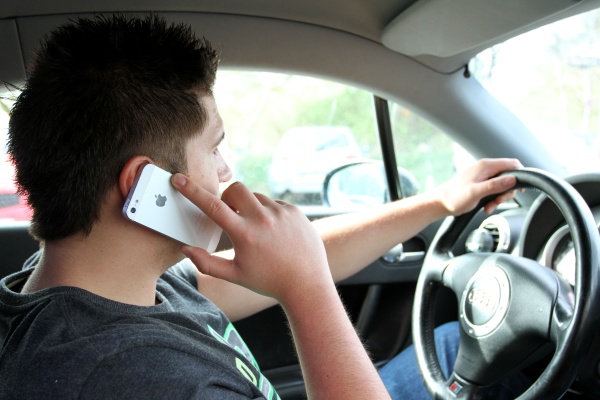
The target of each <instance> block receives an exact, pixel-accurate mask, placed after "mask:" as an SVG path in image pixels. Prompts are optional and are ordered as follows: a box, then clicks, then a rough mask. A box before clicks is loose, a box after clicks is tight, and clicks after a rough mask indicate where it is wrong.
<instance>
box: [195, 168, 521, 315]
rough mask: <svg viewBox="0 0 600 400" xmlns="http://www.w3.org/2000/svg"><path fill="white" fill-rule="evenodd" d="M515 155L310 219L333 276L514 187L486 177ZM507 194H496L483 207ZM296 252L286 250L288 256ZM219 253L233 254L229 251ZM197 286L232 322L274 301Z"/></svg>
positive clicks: (214, 282) (211, 282) (206, 279)
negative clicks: (435, 184) (431, 185)
mask: <svg viewBox="0 0 600 400" xmlns="http://www.w3.org/2000/svg"><path fill="white" fill-rule="evenodd" d="M520 167H522V165H521V164H520V163H519V162H518V161H517V160H514V159H493V160H491V159H487V160H480V161H479V162H477V163H476V164H475V165H473V166H472V167H471V168H469V169H468V170H466V171H465V172H463V173H461V174H459V175H457V176H456V177H455V178H454V179H452V180H450V181H449V182H447V183H445V184H443V185H441V186H440V187H439V188H437V189H436V190H435V191H434V192H432V193H425V194H421V195H417V196H414V197H410V198H407V199H403V200H400V201H397V202H393V203H389V204H385V205H383V206H380V207H376V208H374V209H370V210H367V211H362V212H356V213H351V214H345V215H337V216H334V217H329V218H323V219H321V220H318V221H315V222H313V225H314V226H315V228H316V229H317V230H318V231H319V233H320V234H321V238H322V239H323V242H324V244H325V249H326V252H327V259H328V262H329V266H330V268H331V273H332V275H333V278H334V280H335V281H336V282H337V281H340V280H342V279H345V278H347V277H349V276H352V275H353V274H355V273H356V272H358V271H360V270H361V269H363V268H365V267H366V266H368V265H369V264H370V263H372V262H373V261H374V260H376V259H377V258H378V257H380V256H381V255H382V254H384V253H385V252H386V251H388V250H389V249H391V248H392V247H394V246H395V245H397V244H398V243H402V242H404V241H406V240H408V239H410V238H411V237H413V236H414V235H416V234H417V233H419V232H420V231H421V230H422V229H424V228H425V227H426V226H427V225H429V224H430V223H432V222H434V221H436V220H438V219H440V218H444V217H446V216H449V215H459V214H462V213H464V212H467V211H469V210H471V209H473V208H474V207H475V205H476V204H477V203H478V202H479V200H480V199H481V198H483V197H486V196H488V195H491V194H495V193H504V192H506V191H507V190H509V189H510V188H511V187H513V186H514V184H515V181H514V178H513V177H502V178H495V179H490V178H491V177H494V176H496V175H497V174H498V173H500V172H502V171H505V170H511V169H515V168H520ZM510 197H512V193H510V192H509V193H506V194H503V195H500V196H499V197H498V198H496V200H495V201H494V202H492V203H490V204H488V205H487V206H486V211H487V212H491V211H492V210H493V208H494V207H495V206H496V205H498V204H500V203H501V202H502V201H505V200H507V199H509V198H510ZM294 254H296V253H295V252H290V255H289V256H290V257H293V256H294ZM220 255H222V256H224V257H227V258H233V252H232V251H228V252H224V253H220ZM198 289H199V290H200V292H201V293H202V294H204V295H205V296H206V297H208V298H209V299H210V300H211V301H213V302H214V303H215V304H216V305H217V306H219V307H220V308H221V309H222V310H223V311H224V312H225V314H226V315H227V316H228V317H229V318H230V319H231V320H232V321H236V320H239V319H242V318H244V317H247V316H250V315H252V314H254V313H256V312H258V311H261V310H263V309H265V308H267V307H270V306H272V305H275V304H276V302H275V301H274V300H273V299H272V298H270V297H266V296H262V295H259V294H257V293H255V292H253V291H251V290H248V289H246V288H244V287H241V286H238V285H233V284H231V283H230V282H227V281H223V280H220V279H216V278H213V277H210V276H207V275H203V274H202V273H200V272H199V273H198Z"/></svg>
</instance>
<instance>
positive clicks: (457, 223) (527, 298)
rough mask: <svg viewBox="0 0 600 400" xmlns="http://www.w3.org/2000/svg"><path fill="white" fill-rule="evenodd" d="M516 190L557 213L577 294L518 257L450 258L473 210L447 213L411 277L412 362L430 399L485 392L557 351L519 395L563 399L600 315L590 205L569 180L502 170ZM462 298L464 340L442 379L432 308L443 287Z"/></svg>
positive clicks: (598, 242)
mask: <svg viewBox="0 0 600 400" xmlns="http://www.w3.org/2000/svg"><path fill="white" fill-rule="evenodd" d="M507 174H508V175H513V176H515V177H516V178H517V188H524V187H533V188H537V189H539V190H541V191H542V192H544V193H545V194H546V195H547V196H548V197H549V198H550V199H551V200H552V201H553V202H554V203H555V204H556V205H557V206H558V208H559V209H560V211H561V212H562V214H563V216H564V218H565V220H566V221H567V224H568V226H569V229H570V231H571V235H572V238H573V243H574V246H575V254H576V259H577V263H576V284H575V289H574V290H573V289H572V288H571V287H570V286H569V285H568V284H566V283H565V282H564V281H563V280H562V279H560V278H559V277H558V276H557V275H556V273H555V272H554V271H552V270H551V269H549V268H547V267H544V266H542V265H540V264H538V263H537V262H535V261H533V260H530V259H526V258H523V257H518V256H513V255H509V254H498V253H471V254H465V255H461V256H458V257H454V256H453V255H452V252H451V249H452V246H453V245H454V244H455V242H456V241H457V239H458V237H459V235H460V234H461V233H462V232H463V231H464V229H465V228H466V227H467V224H468V223H469V221H470V220H471V219H472V217H473V216H474V215H475V213H476V212H477V211H478V210H479V209H480V208H481V207H482V206H483V205H484V204H486V203H487V202H489V200H490V198H487V199H484V200H482V201H481V202H480V205H479V206H478V207H477V208H476V209H474V210H473V211H471V212H469V213H467V214H464V215H461V216H459V217H456V218H447V219H446V220H445V221H444V223H443V224H442V227H441V228H440V230H439V232H438V233H437V235H436V237H435V238H434V240H433V243H432V245H431V247H430V248H429V250H428V253H427V255H426V257H425V261H424V264H423V268H422V270H421V273H420V275H419V280H418V282H417V289H416V293H415V303H414V308H413V316H412V325H413V328H412V329H413V340H414V347H415V353H416V357H417V362H418V365H419V369H420V370H421V374H422V375H423V379H424V382H425V386H426V387H427V390H428V391H429V393H430V394H431V395H432V396H433V398H435V399H476V398H482V397H485V393H486V391H487V390H488V389H489V387H490V385H493V384H494V383H495V382H498V381H499V380H500V379H502V378H503V377H505V376H506V375H508V374H509V373H511V372H513V371H516V370H520V369H522V368H523V367H525V366H527V365H528V363H531V362H534V361H536V360H538V359H540V358H541V357H542V356H548V355H549V354H552V350H553V351H554V354H553V355H552V356H551V358H550V362H549V363H548V365H547V367H546V368H545V370H544V371H543V372H542V373H541V375H540V376H539V377H538V378H537V380H536V381H535V382H533V384H532V385H531V386H530V387H529V389H528V390H527V391H526V392H525V393H523V394H522V395H521V396H520V397H519V399H533V398H536V399H539V398H544V399H554V398H560V397H561V396H562V395H563V394H564V393H565V392H566V391H567V390H568V388H569V386H570V385H571V383H572V382H573V380H574V379H575V377H576V376H577V372H578V370H579V366H580V365H581V362H582V361H583V357H584V355H585V352H586V351H587V349H588V347H589V345H590V343H591V340H592V339H593V335H594V333H595V330H596V329H597V326H598V322H599V320H600V318H599V316H600V290H599V281H598V279H599V277H600V275H599V263H600V253H599V252H600V236H599V235H598V228H597V227H596V222H595V221H594V217H593V216H592V213H591V211H590V210H589V208H588V205H587V204H586V202H585V201H584V200H583V198H582V197H581V196H580V195H579V193H578V192H577V191H576V190H575V189H574V188H573V187H571V186H570V185H569V184H567V183H565V182H564V181H562V180H560V179H559V178H556V177H554V176H553V175H551V174H549V173H547V172H544V171H541V170H536V169H530V168H524V169H519V170H514V171H510V172H506V173H504V175H507ZM442 285H443V286H446V287H448V288H450V289H451V290H452V291H454V293H455V294H456V296H457V298H458V299H459V311H458V313H459V322H460V323H459V325H460V346H459V351H458V355H457V359H456V362H455V364H454V371H453V372H452V374H451V376H450V377H449V378H448V379H446V378H445V377H444V374H443V373H442V370H441V368H440V364H439V361H438V359H437V354H436V350H435V343H434V334H433V330H434V319H433V314H434V311H433V308H434V307H433V304H434V298H435V293H436V291H437V290H438V289H439V288H440V287H441V286H442Z"/></svg>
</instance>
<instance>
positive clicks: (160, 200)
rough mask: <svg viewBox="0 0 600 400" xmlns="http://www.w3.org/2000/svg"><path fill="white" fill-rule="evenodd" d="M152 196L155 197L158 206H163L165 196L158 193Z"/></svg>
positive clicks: (165, 199)
mask: <svg viewBox="0 0 600 400" xmlns="http://www.w3.org/2000/svg"><path fill="white" fill-rule="evenodd" d="M154 197H156V205H157V206H159V207H163V206H164V205H165V203H166V202H167V196H161V195H160V194H159V195H158V196H157V195H154Z"/></svg>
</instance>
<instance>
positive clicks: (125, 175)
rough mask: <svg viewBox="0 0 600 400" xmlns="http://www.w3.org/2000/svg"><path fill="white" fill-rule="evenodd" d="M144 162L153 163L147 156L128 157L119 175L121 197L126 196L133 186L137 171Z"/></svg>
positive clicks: (139, 171)
mask: <svg viewBox="0 0 600 400" xmlns="http://www.w3.org/2000/svg"><path fill="white" fill-rule="evenodd" d="M146 164H154V161H152V159H151V158H150V157H148V156H135V157H132V158H130V159H129V161H127V163H126V164H125V166H123V169H122V170H121V174H120V175H119V190H120V191H121V195H122V196H123V198H126V197H127V195H128V194H129V191H130V190H131V187H132V186H133V182H134V181H135V178H136V177H137V176H138V173H141V170H142V168H143V167H144V165H146Z"/></svg>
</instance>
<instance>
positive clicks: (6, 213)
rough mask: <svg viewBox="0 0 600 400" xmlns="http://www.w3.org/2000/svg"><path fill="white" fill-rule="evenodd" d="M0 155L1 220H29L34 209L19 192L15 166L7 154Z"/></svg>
mask: <svg viewBox="0 0 600 400" xmlns="http://www.w3.org/2000/svg"><path fill="white" fill-rule="evenodd" d="M0 157H1V158H0V222H2V221H3V220H11V221H29V220H31V214H32V210H31V208H29V206H28V205H27V199H25V198H24V197H22V196H19V195H18V194H17V188H16V186H15V183H14V173H15V170H14V167H13V165H12V163H11V162H10V161H9V160H8V156H7V155H6V154H3V155H2V156H0Z"/></svg>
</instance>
